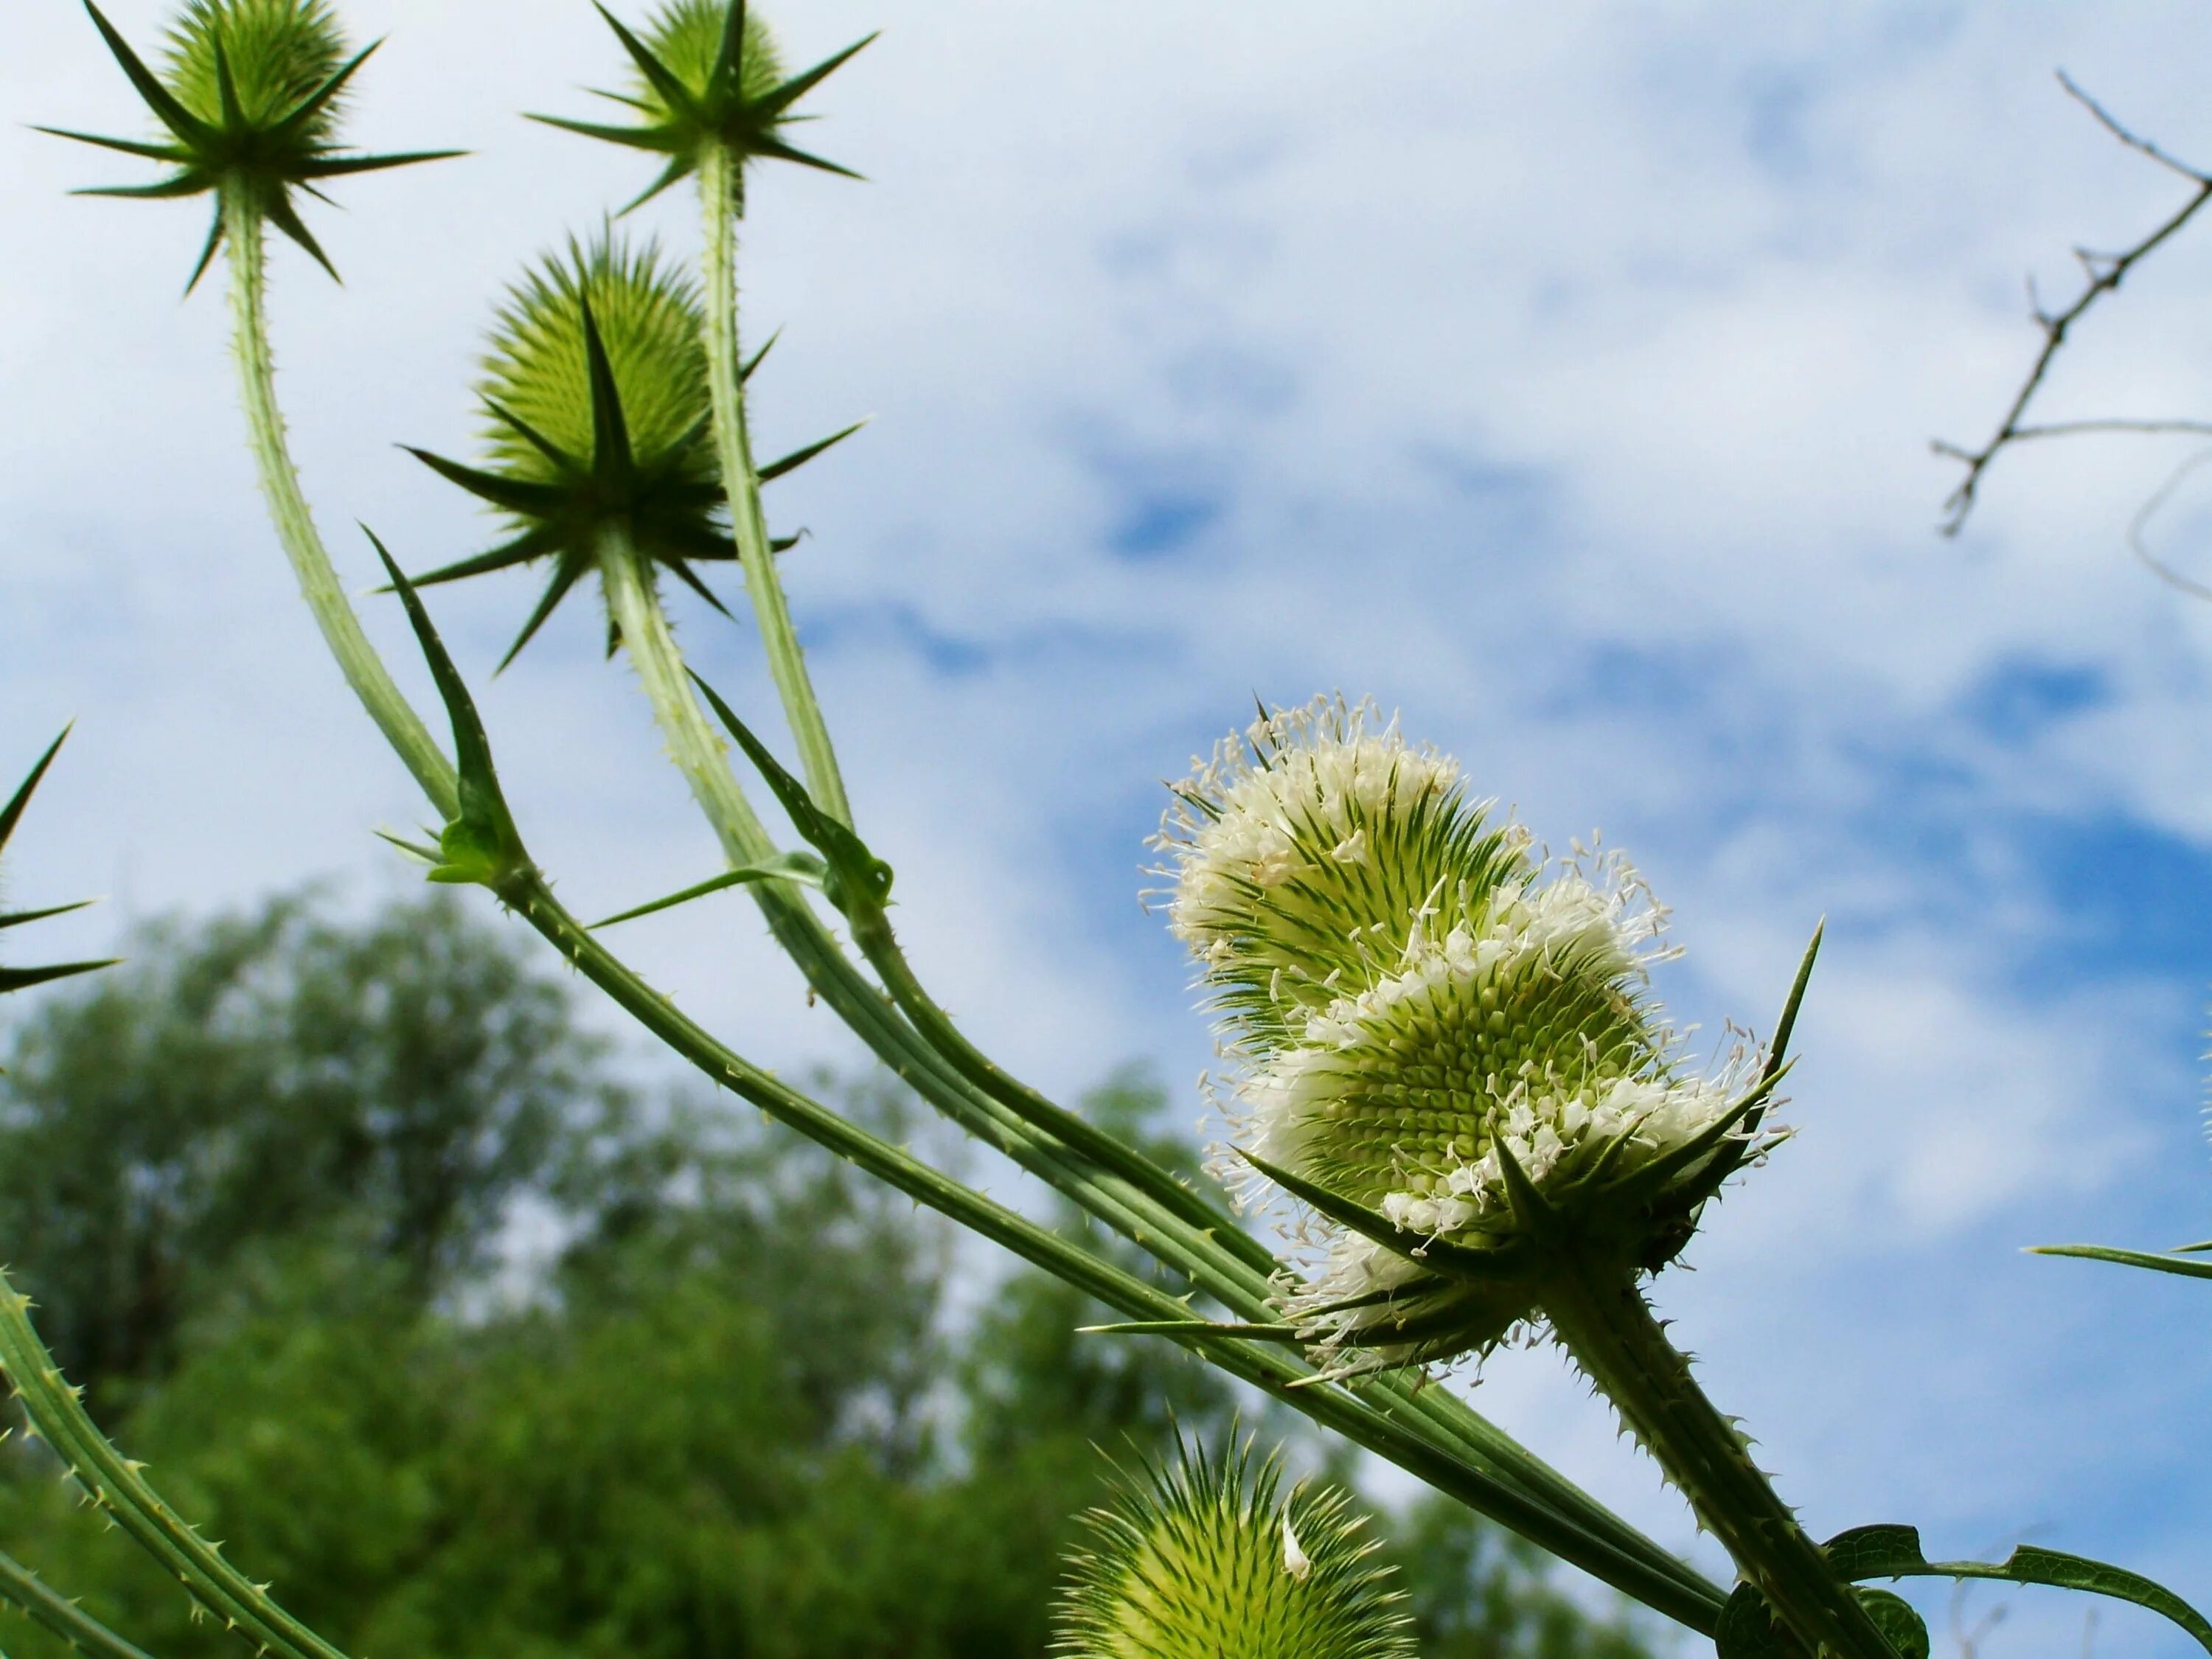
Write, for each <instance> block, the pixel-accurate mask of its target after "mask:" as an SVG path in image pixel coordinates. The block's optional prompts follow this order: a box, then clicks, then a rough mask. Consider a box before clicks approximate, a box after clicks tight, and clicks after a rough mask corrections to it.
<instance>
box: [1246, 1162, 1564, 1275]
mask: <svg viewBox="0 0 2212 1659" xmlns="http://www.w3.org/2000/svg"><path fill="white" fill-rule="evenodd" d="M1237 1156H1238V1157H1239V1158H1243V1160H1244V1161H1245V1162H1246V1163H1247V1164H1250V1165H1251V1166H1252V1167H1253V1168H1254V1169H1255V1170H1258V1171H1259V1172H1260V1173H1261V1175H1263V1176H1267V1179H1268V1180H1270V1181H1272V1182H1274V1183H1275V1184H1276V1185H1277V1186H1278V1187H1280V1188H1282V1189H1283V1190H1284V1191H1285V1192H1286V1193H1288V1194H1290V1195H1291V1197H1292V1198H1295V1199H1297V1200H1299V1201H1300V1202H1301V1203H1304V1204H1307V1205H1310V1206H1312V1207H1313V1208H1314V1209H1316V1210H1318V1211H1319V1212H1321V1213H1322V1215H1325V1216H1327V1217H1328V1218H1329V1219H1330V1220H1331V1221H1334V1222H1335V1223H1336V1224H1337V1225H1339V1226H1342V1227H1349V1228H1350V1229H1351V1230H1352V1231H1353V1232H1356V1233H1358V1235H1359V1236H1360V1237H1363V1238H1367V1239H1371V1240H1373V1241H1374V1242H1375V1243H1377V1244H1380V1245H1381V1246H1382V1247H1383V1249H1386V1250H1389V1252H1390V1253H1391V1254H1392V1255H1401V1256H1403V1257H1405V1258H1406V1259H1407V1261H1412V1262H1414V1263H1416V1264H1417V1265H1419V1266H1420V1267H1429V1268H1432V1269H1434V1270H1435V1271H1436V1272H1437V1273H1442V1274H1443V1275H1444V1276H1445V1277H1447V1278H1450V1279H1468V1280H1472V1281H1474V1282H1475V1283H1478V1284H1491V1283H1496V1282H1497V1281H1498V1279H1504V1278H1510V1277H1512V1276H1513V1270H1514V1269H1515V1268H1516V1267H1518V1266H1519V1265H1520V1263H1521V1262H1522V1261H1523V1260H1524V1259H1525V1257H1526V1255H1527V1252H1526V1251H1525V1250H1522V1249H1498V1250H1480V1249H1469V1248H1468V1246H1466V1245H1464V1244H1454V1243H1451V1242H1450V1241H1449V1240H1448V1239H1442V1238H1431V1237H1430V1236H1429V1235H1428V1234H1426V1233H1417V1232H1413V1231H1410V1230H1408V1229H1407V1228H1404V1227H1401V1226H1399V1225H1397V1224H1396V1223H1395V1222H1394V1221H1392V1220H1391V1219H1390V1218H1389V1217H1387V1216H1383V1215H1379V1214H1377V1213H1376V1212H1375V1211H1373V1210H1370V1209H1368V1208H1367V1207H1365V1206H1364V1205H1359V1204H1355V1203H1353V1202H1352V1200H1350V1199H1348V1198H1346V1197H1344V1196H1342V1195H1341V1194H1337V1193H1333V1192H1331V1191H1329V1189H1328V1188H1326V1187H1323V1186H1321V1185H1320V1184H1318V1183H1317V1182H1311V1181H1309V1180H1307V1179H1306V1178H1305V1177H1304V1176H1302V1175H1298V1174H1296V1173H1294V1172H1293V1171H1291V1170H1285V1169H1284V1168H1282V1167H1281V1166H1280V1165H1279V1164H1270V1163H1268V1162H1267V1159H1265V1158H1261V1157H1259V1156H1258V1155H1257V1154H1255V1153H1252V1152H1245V1151H1243V1149H1242V1148H1239V1149H1238V1151H1237Z"/></svg>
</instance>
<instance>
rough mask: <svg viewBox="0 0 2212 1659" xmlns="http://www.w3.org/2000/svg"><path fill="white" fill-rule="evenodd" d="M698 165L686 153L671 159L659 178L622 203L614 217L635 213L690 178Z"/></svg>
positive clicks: (694, 159) (618, 217)
mask: <svg viewBox="0 0 2212 1659" xmlns="http://www.w3.org/2000/svg"><path fill="white" fill-rule="evenodd" d="M698 165H699V163H698V161H697V160H696V158H694V157H693V156H692V155H690V154H688V153H687V154H684V155H677V156H674V157H672V158H671V160H670V161H669V163H668V165H667V166H666V167H663V168H661V170H660V176H659V178H657V179H654V180H653V182H652V183H651V184H649V185H647V186H646V187H645V188H644V189H643V190H641V191H638V193H637V194H636V195H635V196H633V197H630V198H629V201H627V202H625V203H623V206H622V211H621V212H620V213H617V214H616V215H615V217H616V218H617V219H620V218H622V217H623V216H625V215H628V214H631V213H635V212H636V211H637V210H638V209H640V208H641V207H643V206H644V205H645V204H647V202H650V201H651V200H652V199H653V197H656V196H658V195H659V194H660V192H661V191H664V190H666V189H667V188H668V187H669V186H670V185H672V184H675V183H677V182H678V181H679V180H681V179H688V178H689V177H690V175H691V170H692V169H693V168H694V167H697V166H698Z"/></svg>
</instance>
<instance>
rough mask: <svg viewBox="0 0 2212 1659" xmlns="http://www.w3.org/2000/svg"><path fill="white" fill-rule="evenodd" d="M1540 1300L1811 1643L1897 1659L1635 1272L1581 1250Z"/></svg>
mask: <svg viewBox="0 0 2212 1659" xmlns="http://www.w3.org/2000/svg"><path fill="white" fill-rule="evenodd" d="M1540 1302H1541V1306H1542V1307H1543V1310H1544V1311H1545V1313H1546V1315H1547V1316H1548V1317H1549V1318H1550V1321H1551V1324H1552V1328H1553V1332H1554V1333H1555V1334H1557V1335H1558V1337H1559V1340H1560V1342H1561V1343H1562V1344H1564V1345H1565V1348H1566V1350H1567V1352H1568V1353H1569V1354H1570V1355H1571V1356H1572V1357H1573V1358H1574V1361H1575V1363H1576V1364H1577V1365H1579V1366H1581V1367H1582V1369H1583V1371H1584V1372H1585V1373H1586V1374H1587V1375H1588V1376H1589V1379H1590V1381H1591V1382H1592V1383H1595V1384H1596V1385H1597V1388H1598V1389H1599V1391H1600V1392H1601V1393H1602V1394H1604V1395H1605V1396H1606V1397H1607V1399H1609V1400H1611V1401H1613V1407H1614V1408H1615V1409H1616V1410H1618V1411H1619V1412H1620V1417H1621V1420H1622V1421H1623V1422H1624V1423H1626V1425H1628V1427H1629V1429H1630V1431H1632V1433H1634V1435H1635V1436H1636V1437H1637V1438H1638V1440H1639V1441H1641V1442H1642V1443H1643V1444H1644V1449H1646V1450H1648V1451H1649V1452H1650V1454H1651V1455H1652V1456H1653V1457H1654V1458H1656V1460H1657V1461H1658V1463H1659V1467H1660V1468H1662V1469H1664V1470H1665V1471H1666V1472H1667V1477H1668V1480H1671V1481H1673V1482H1674V1486H1676V1487H1677V1488H1678V1489H1679V1490H1680V1492H1681V1493H1682V1496H1683V1497H1684V1498H1687V1499H1688V1500H1689V1504H1690V1507H1691V1508H1692V1510H1696V1511H1697V1515H1698V1519H1699V1521H1700V1522H1703V1523H1704V1525H1705V1528H1706V1530H1708V1531H1709V1532H1711V1534H1713V1535H1714V1536H1715V1537H1716V1538H1717V1539H1719V1540H1720V1541H1721V1543H1722V1545H1723V1547H1725V1548H1726V1549H1727V1551H1728V1553H1729V1556H1730V1557H1731V1558H1732V1559H1734V1560H1735V1564H1736V1569H1737V1571H1740V1572H1741V1573H1742V1575H1743V1576H1744V1577H1745V1579H1746V1580H1747V1581H1748V1582H1749V1583H1751V1584H1752V1585H1753V1587H1754V1588H1755V1589H1757V1590H1758V1591H1759V1594H1760V1595H1762V1596H1764V1597H1765V1599H1766V1601H1767V1604H1768V1605H1769V1606H1770V1607H1772V1608H1773V1610H1774V1613H1775V1615H1776V1617H1778V1619H1780V1620H1781V1621H1782V1622H1783V1623H1784V1625H1785V1626H1788V1627H1789V1629H1790V1632H1791V1633H1792V1634H1794V1635H1795V1636H1796V1638H1797V1639H1798V1640H1799V1641H1800V1642H1802V1643H1803V1644H1804V1646H1805V1650H1806V1651H1807V1652H1808V1653H1811V1654H1819V1655H1826V1656H1830V1659H1897V1655H1896V1653H1895V1650H1893V1649H1892V1648H1891V1646H1890V1644H1889V1643H1888V1642H1887V1639H1885V1638H1884V1637H1883V1636H1882V1633H1881V1631H1880V1630H1878V1629H1877V1628H1876V1627H1875V1623H1874V1621H1873V1620H1872V1619H1870V1618H1869V1617H1868V1615H1867V1612H1866V1609H1865V1607H1863V1606H1862V1605H1861V1604H1860V1601H1859V1599H1858V1597H1857V1595H1856V1594H1855V1593H1854V1592H1853V1591H1852V1589H1851V1587H1850V1584H1849V1583H1846V1582H1845V1581H1844V1579H1842V1578H1841V1577H1838V1575H1837V1573H1836V1571H1835V1570H1834V1568H1832V1566H1830V1565H1829V1564H1828V1560H1827V1558H1826V1556H1824V1555H1823V1554H1822V1553H1820V1546H1819V1545H1817V1544H1815V1543H1814V1541H1813V1540H1812V1539H1811V1538H1810V1537H1809V1536H1808V1534H1807V1533H1806V1531H1805V1529H1804V1528H1802V1526H1800V1525H1799V1524H1798V1523H1797V1517H1796V1514H1795V1513H1794V1512H1793V1511H1792V1510H1790V1506H1789V1505H1788V1504H1784V1502H1783V1501H1782V1499H1781V1497H1780V1495H1779V1494H1778V1493H1777V1492H1775V1490H1774V1486H1773V1484H1772V1483H1771V1481H1769V1480H1768V1479H1767V1478H1766V1476H1765V1474H1764V1473H1762V1472H1761V1471H1760V1469H1759V1466H1758V1465H1757V1464H1756V1463H1754V1462H1752V1460H1751V1452H1750V1447H1749V1443H1748V1442H1747V1440H1746V1439H1745V1438H1744V1437H1743V1435H1742V1434H1741V1432H1740V1431H1738V1430H1737V1428H1736V1427H1735V1424H1734V1423H1733V1422H1732V1421H1731V1420H1730V1419H1728V1418H1726V1417H1723V1415H1722V1414H1721V1413H1720V1412H1719V1411H1717V1409H1716V1408H1715V1407H1714V1406H1713V1403H1712V1401H1711V1400H1709V1399H1707V1398H1706V1397H1705V1390H1704V1389H1700V1388H1699V1386H1698V1383H1697V1379H1696V1378H1695V1377H1693V1376H1691V1374H1690V1364H1689V1360H1688V1358H1686V1356H1685V1355H1684V1354H1683V1353H1682V1352H1680V1350H1679V1349H1677V1348H1676V1347H1675V1346H1674V1344H1673V1343H1672V1342H1670V1341H1668V1340H1667V1333H1666V1331H1665V1329H1664V1328H1662V1326H1661V1324H1660V1322H1659V1321H1658V1320H1657V1319H1656V1317H1654V1316H1653V1315H1652V1312H1651V1308H1650V1304H1649V1303H1647V1302H1646V1301H1645V1300H1644V1293H1643V1291H1641V1290H1640V1289H1639V1288H1638V1285H1637V1284H1636V1282H1635V1279H1634V1276H1633V1274H1632V1273H1629V1272H1626V1271H1624V1270H1621V1269H1620V1268H1617V1267H1610V1266H1600V1265H1595V1264H1592V1263H1589V1262H1585V1261H1580V1260H1579V1259H1577V1258H1575V1257H1573V1256H1572V1255H1571V1254H1570V1255H1568V1256H1567V1258H1566V1261H1565V1266H1563V1267H1561V1268H1560V1269H1559V1271H1558V1272H1556V1273H1551V1274H1547V1277H1546V1279H1545V1283H1544V1289H1543V1291H1542V1292H1541V1297H1540Z"/></svg>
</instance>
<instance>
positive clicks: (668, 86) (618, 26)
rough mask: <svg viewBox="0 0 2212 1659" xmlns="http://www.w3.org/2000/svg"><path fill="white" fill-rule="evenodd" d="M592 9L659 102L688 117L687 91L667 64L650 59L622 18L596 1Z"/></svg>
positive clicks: (644, 45) (646, 50) (647, 48)
mask: <svg viewBox="0 0 2212 1659" xmlns="http://www.w3.org/2000/svg"><path fill="white" fill-rule="evenodd" d="M592 9H594V10H596V11H597V12H598V13H599V15H600V16H602V17H604V18H605V19H606V20H607V27H609V28H611V29H612V30H613V31H614V32H615V38H616V39H617V40H620V41H621V42H622V45H623V51H624V52H628V53H629V55H630V61H631V62H632V63H634V64H636V65H637V69H638V73H639V74H641V75H642V76H645V79H646V83H647V85H648V86H650V87H651V88H653V90H654V91H655V92H657V93H659V94H660V98H661V101H662V102H663V103H665V104H666V105H667V106H668V107H669V109H670V111H671V112H673V113H676V114H688V113H690V112H691V110H692V107H693V106H692V102H691V93H690V88H687V87H686V86H685V85H684V82H682V81H681V80H679V79H678V78H677V76H676V75H675V73H674V72H673V71H672V70H670V69H669V67H668V65H667V64H664V63H662V62H661V61H660V59H659V58H656V57H654V56H653V50H652V48H651V47H649V46H647V45H646V44H645V42H644V41H642V40H639V39H638V38H637V36H635V34H632V33H630V32H629V29H628V28H627V27H625V26H624V25H623V21H622V19H621V18H619V17H617V16H616V15H614V13H612V12H611V11H609V10H608V9H606V8H605V6H603V5H600V4H599V0H592Z"/></svg>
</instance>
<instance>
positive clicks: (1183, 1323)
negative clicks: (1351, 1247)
mask: <svg viewBox="0 0 2212 1659" xmlns="http://www.w3.org/2000/svg"><path fill="white" fill-rule="evenodd" d="M1075 1334H1077V1335H1078V1336H1230V1337H1237V1338H1241V1339H1242V1340H1245V1341H1248V1342H1287V1343H1290V1344H1291V1345H1293V1346H1296V1345H1297V1344H1298V1343H1300V1342H1302V1341H1303V1340H1304V1338H1302V1337H1300V1336H1299V1335H1298V1334H1297V1332H1296V1331H1295V1330H1293V1329H1291V1327H1289V1326H1288V1325H1217V1324H1214V1323H1213V1322H1212V1321H1210V1320H1205V1319H1135V1320H1130V1321H1128V1322H1126V1323H1124V1324H1120V1325H1079V1326H1077V1327H1076V1328H1075Z"/></svg>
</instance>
